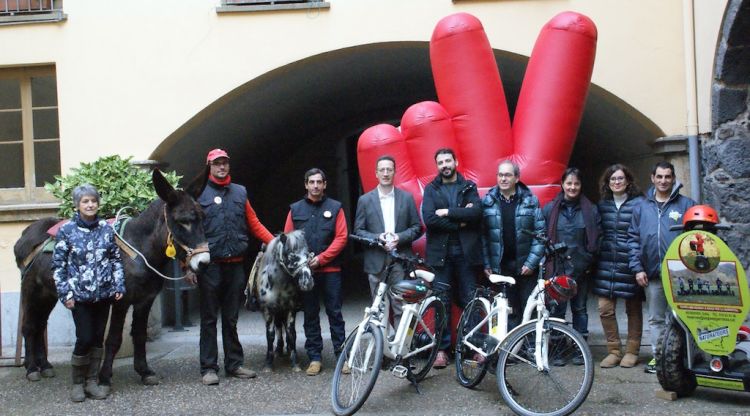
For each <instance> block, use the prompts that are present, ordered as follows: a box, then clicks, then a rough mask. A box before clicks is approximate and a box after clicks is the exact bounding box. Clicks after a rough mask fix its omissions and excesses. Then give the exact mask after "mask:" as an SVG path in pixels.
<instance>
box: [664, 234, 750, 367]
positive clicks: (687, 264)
mask: <svg viewBox="0 0 750 416" xmlns="http://www.w3.org/2000/svg"><path fill="white" fill-rule="evenodd" d="M661 278H662V283H663V285H664V293H665V295H666V297H667V302H669V306H670V307H671V308H672V310H674V311H675V312H676V313H677V316H678V317H679V318H680V319H681V320H682V322H683V323H684V324H685V325H686V326H687V327H688V329H689V330H690V333H691V334H693V338H694V339H695V342H696V343H697V344H698V347H699V348H701V349H702V350H703V351H705V352H707V353H709V354H713V355H728V354H729V353H731V352H732V351H734V346H735V342H736V338H737V331H738V330H739V327H740V325H742V322H743V321H744V320H745V317H746V316H747V313H748V310H750V301H749V298H748V287H747V280H746V279H745V270H744V269H743V268H742V264H741V263H740V262H739V261H738V260H737V256H735V255H734V253H732V250H730V249H729V247H728V246H727V245H726V244H725V243H724V242H723V241H721V239H719V238H718V237H717V236H716V235H714V234H711V233H708V232H705V231H700V230H694V231H688V232H685V233H683V234H681V235H680V236H678V237H677V238H676V239H675V240H674V241H673V242H672V244H671V245H670V246H669V249H668V250H667V253H666V255H665V256H664V261H663V262H662V266H661Z"/></svg>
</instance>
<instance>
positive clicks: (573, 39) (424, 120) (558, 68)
mask: <svg viewBox="0 0 750 416" xmlns="http://www.w3.org/2000/svg"><path fill="white" fill-rule="evenodd" d="M596 37H597V34H596V26H595V25H594V23H593V22H592V21H591V20H590V19H589V18H588V17H586V16H583V15H581V14H578V13H574V12H564V13H561V14H559V15H557V16H555V17H554V18H553V19H552V20H550V21H549V22H548V23H547V24H546V25H545V26H544V28H542V31H541V33H540V34H539V38H538V39H537V41H536V45H535V46H534V50H533V51H532V54H531V58H530V59H529V64H528V67H527V69H526V75H525V77H524V80H523V85H522V87H521V92H520V96H519V99H518V103H517V106H516V112H515V117H514V120H513V123H512V124H511V120H510V116H509V114H508V106H507V104H506V102H505V93H504V91H503V84H502V82H501V81H500V73H499V72H498V69H497V64H496V62H495V56H494V55H493V52H492V47H491V46H490V43H489V41H488V39H487V35H486V34H485V32H484V28H483V27H482V24H481V23H480V22H479V20H478V19H477V18H476V17H474V16H472V15H470V14H467V13H458V14H455V15H451V16H448V17H446V18H444V19H442V20H441V21H440V22H439V23H438V25H437V27H436V28H435V31H434V32H433V34H432V40H431V41H430V60H431V64H432V72H433V75H434V78H435V87H436V89H437V95H438V99H439V100H440V102H439V103H436V102H430V101H426V102H421V103H418V104H414V105H413V106H411V107H409V108H408V109H407V110H406V112H405V113H404V115H403V117H402V119H401V126H400V130H399V129H398V128H396V127H394V126H391V125H387V124H380V125H376V126H373V127H370V128H369V129H367V130H365V131H364V132H363V133H362V135H361V136H360V138H359V142H358V146H357V154H358V163H359V171H360V172H361V173H364V172H372V170H373V169H374V166H375V161H376V159H377V158H378V157H380V156H382V155H384V154H389V155H392V156H394V157H395V159H396V162H397V169H396V172H397V173H396V185H397V186H398V187H399V188H402V189H405V190H408V191H410V192H412V194H413V195H414V197H415V200H416V202H417V206H419V205H420V202H421V199H422V189H423V187H424V185H426V184H427V183H428V182H429V181H431V180H432V179H433V178H434V177H435V175H436V173H437V168H436V166H435V161H434V159H433V155H434V152H435V151H436V150H437V149H439V148H441V147H450V148H452V149H454V150H455V151H456V157H457V159H458V162H459V165H458V171H459V172H461V174H463V175H464V176H465V177H466V178H467V179H471V180H473V181H474V182H476V183H477V185H478V186H479V188H480V192H482V193H483V192H486V191H487V190H488V189H489V188H490V187H492V186H494V185H496V173H497V165H498V163H499V162H501V161H503V160H505V159H512V160H514V161H515V162H517V163H518V164H519V166H520V167H521V181H523V182H524V183H525V184H526V185H529V186H530V187H531V189H532V190H533V191H534V193H535V194H536V195H537V197H539V200H540V202H541V203H542V204H544V203H546V202H547V201H549V200H551V199H552V198H553V197H554V196H555V194H557V192H558V191H559V185H558V184H559V181H560V175H562V172H563V170H565V168H566V166H567V164H568V159H569V158H570V153H571V151H572V149H573V144H574V142H575V138H576V132H577V131H578V125H579V124H580V121H581V115H582V113H583V107H584V103H585V101H586V94H587V92H588V87H589V83H590V80H591V71H592V69H593V66H594V55H595V51H596ZM361 176H362V185H363V188H364V190H365V191H369V190H371V189H373V188H374V187H375V186H377V180H376V178H375V175H370V174H362V175H361Z"/></svg>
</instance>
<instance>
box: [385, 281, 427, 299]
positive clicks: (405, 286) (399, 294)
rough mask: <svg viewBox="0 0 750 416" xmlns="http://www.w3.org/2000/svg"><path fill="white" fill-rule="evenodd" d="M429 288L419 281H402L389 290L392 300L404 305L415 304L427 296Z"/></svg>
mask: <svg viewBox="0 0 750 416" xmlns="http://www.w3.org/2000/svg"><path fill="white" fill-rule="evenodd" d="M428 290H429V288H428V287H427V286H426V285H425V284H424V282H423V281H422V280H421V279H416V280H402V281H400V282H398V283H395V284H392V285H391V286H390V288H389V291H390V292H391V296H393V298H394V299H396V300H400V301H403V302H406V303H417V302H419V301H420V300H422V299H424V298H425V296H427V292H428Z"/></svg>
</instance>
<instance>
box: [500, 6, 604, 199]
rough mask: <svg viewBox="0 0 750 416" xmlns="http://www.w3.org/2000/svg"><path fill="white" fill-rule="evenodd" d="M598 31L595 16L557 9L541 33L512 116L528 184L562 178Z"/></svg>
mask: <svg viewBox="0 0 750 416" xmlns="http://www.w3.org/2000/svg"><path fill="white" fill-rule="evenodd" d="M596 36H597V34H596V26H594V22H592V21H591V19H589V18H588V17H586V16H583V15H581V14H578V13H573V12H565V13H560V14H558V15H557V16H555V17H554V18H553V19H552V20H550V21H549V23H547V24H546V25H545V26H544V28H543V29H542V30H541V32H540V33H539V37H538V38H537V41H536V44H535V45H534V50H533V51H532V53H531V58H530V59H529V65H528V67H527V68H526V74H525V76H524V80H523V86H522V87H521V93H520V96H519V98H518V105H517V106H516V113H515V116H514V118H513V138H514V140H513V142H514V144H515V152H514V153H515V156H516V158H517V161H518V162H519V163H520V165H521V171H522V176H523V178H522V180H523V181H524V182H525V183H527V184H537V185H542V184H557V183H559V182H560V175H562V173H563V171H564V170H565V168H566V167H567V165H568V160H569V159H570V154H571V152H572V151H573V144H574V143H575V139H576V135H577V133H578V126H579V124H580V122H581V116H582V115H583V108H584V104H585V102H586V94H587V93H588V87H589V83H590V79H591V72H592V70H593V67H594V55H595V53H596ZM558 189H559V188H557V187H556V186H555V189H554V190H553V195H554V193H556V192H557V190H558ZM538 196H539V195H538Z"/></svg>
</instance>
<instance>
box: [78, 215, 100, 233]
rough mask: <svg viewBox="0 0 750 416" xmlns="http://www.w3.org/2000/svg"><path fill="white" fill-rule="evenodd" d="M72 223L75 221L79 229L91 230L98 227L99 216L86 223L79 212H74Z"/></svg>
mask: <svg viewBox="0 0 750 416" xmlns="http://www.w3.org/2000/svg"><path fill="white" fill-rule="evenodd" d="M73 221H75V223H76V225H77V226H79V227H81V228H87V229H89V230H93V229H94V228H96V227H97V226H98V225H99V216H98V215H97V216H96V217H94V219H93V220H92V221H86V220H84V219H83V217H81V214H80V213H79V212H76V213H75V215H74V216H73Z"/></svg>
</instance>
